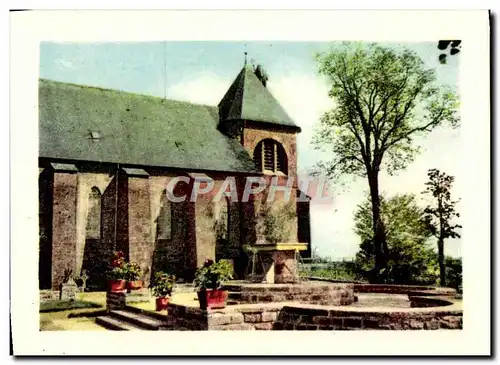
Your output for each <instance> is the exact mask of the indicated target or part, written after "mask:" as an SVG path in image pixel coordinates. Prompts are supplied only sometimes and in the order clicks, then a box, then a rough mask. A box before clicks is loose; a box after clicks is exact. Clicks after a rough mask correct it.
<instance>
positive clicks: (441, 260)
mask: <svg viewBox="0 0 500 365" xmlns="http://www.w3.org/2000/svg"><path fill="white" fill-rule="evenodd" d="M438 261H439V285H441V286H446V266H445V263H444V240H443V238H442V237H439V239H438Z"/></svg>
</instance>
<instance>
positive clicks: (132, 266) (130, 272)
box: [124, 262, 143, 291]
mask: <svg viewBox="0 0 500 365" xmlns="http://www.w3.org/2000/svg"><path fill="white" fill-rule="evenodd" d="M124 266H125V270H126V273H127V277H126V280H127V290H129V291H130V290H138V289H141V288H142V284H143V283H142V280H139V278H140V277H141V268H140V267H139V265H138V264H136V263H135V262H130V263H126V264H125V265H124Z"/></svg>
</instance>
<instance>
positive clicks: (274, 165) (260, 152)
mask: <svg viewBox="0 0 500 365" xmlns="http://www.w3.org/2000/svg"><path fill="white" fill-rule="evenodd" d="M253 159H254V161H255V164H256V165H257V167H258V168H259V169H260V170H261V171H263V172H270V173H273V174H276V173H282V174H285V175H287V174H288V159H287V156H286V152H285V149H284V148H283V146H282V145H281V144H280V143H279V142H277V141H275V140H274V139H270V138H269V139H264V140H262V141H260V142H259V143H258V144H257V147H255V150H254V153H253Z"/></svg>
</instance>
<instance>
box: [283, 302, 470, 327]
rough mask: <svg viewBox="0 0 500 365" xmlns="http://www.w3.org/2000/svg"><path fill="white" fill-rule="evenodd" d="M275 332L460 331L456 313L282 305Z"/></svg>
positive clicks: (459, 313) (460, 317)
mask: <svg viewBox="0 0 500 365" xmlns="http://www.w3.org/2000/svg"><path fill="white" fill-rule="evenodd" d="M274 329H275V330H423V329H425V330H437V329H462V312H461V311H459V310H450V311H446V310H439V311H431V310H427V308H425V310H424V309H422V310H417V309H415V310H411V311H396V312H388V311H373V310H371V311H338V310H331V309H320V308H307V307H303V306H300V307H299V306H285V307H283V310H281V311H280V313H279V315H278V318H277V321H276V323H275V324H274Z"/></svg>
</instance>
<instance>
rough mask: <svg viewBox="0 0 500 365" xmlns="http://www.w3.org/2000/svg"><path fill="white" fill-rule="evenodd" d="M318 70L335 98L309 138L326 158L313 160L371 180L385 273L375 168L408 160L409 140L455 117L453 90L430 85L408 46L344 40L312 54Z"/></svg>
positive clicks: (379, 262) (429, 75)
mask: <svg viewBox="0 0 500 365" xmlns="http://www.w3.org/2000/svg"><path fill="white" fill-rule="evenodd" d="M317 61H318V65H319V73H320V74H322V75H324V76H326V77H327V78H328V81H329V83H330V85H331V87H330V91H329V96H330V97H331V98H333V99H334V101H335V103H336V106H335V107H334V108H333V109H332V110H330V111H328V112H326V113H325V114H324V115H323V116H322V118H321V120H320V125H319V129H318V131H317V133H316V135H315V138H314V141H313V143H314V145H315V146H316V148H327V147H328V149H329V152H331V159H330V160H328V161H322V162H320V163H319V164H318V167H319V170H320V171H323V172H325V173H326V174H327V176H329V177H332V178H338V177H340V176H342V175H344V174H349V175H354V176H361V177H366V178H367V180H368V184H369V187H370V198H371V209H372V230H373V239H372V240H371V242H373V245H374V252H375V256H376V260H375V266H376V270H377V272H378V273H379V275H383V272H384V271H385V268H386V261H387V244H386V234H385V229H384V226H383V222H382V220H381V219H380V198H379V173H380V171H381V170H383V169H385V170H387V171H388V173H389V174H392V173H394V172H395V171H397V170H399V169H402V168H405V167H406V165H407V164H408V163H409V162H411V161H412V160H413V159H414V157H415V156H416V154H417V153H418V151H419V148H418V145H416V144H415V142H414V140H415V138H416V137H418V136H421V135H424V134H426V133H428V132H430V131H432V130H433V129H434V128H435V127H437V126H440V125H443V124H444V123H449V124H451V125H452V126H456V125H457V124H458V114H457V107H458V99H457V97H456V95H455V93H454V92H452V91H451V90H449V89H446V88H444V87H438V86H436V85H435V78H436V77H435V72H434V70H432V69H426V68H425V67H424V63H423V61H422V60H421V58H420V57H419V56H418V55H417V54H416V53H415V52H413V51H411V50H408V49H404V50H403V51H396V50H395V49H393V48H390V47H383V46H380V45H377V44H372V45H369V46H365V45H362V44H352V43H344V44H343V46H342V47H341V48H340V49H333V50H331V51H330V52H327V53H320V54H318V55H317Z"/></svg>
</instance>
